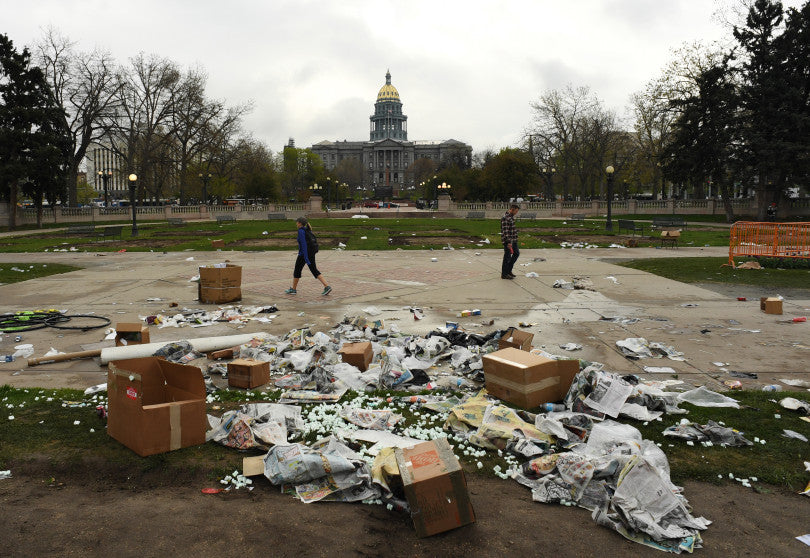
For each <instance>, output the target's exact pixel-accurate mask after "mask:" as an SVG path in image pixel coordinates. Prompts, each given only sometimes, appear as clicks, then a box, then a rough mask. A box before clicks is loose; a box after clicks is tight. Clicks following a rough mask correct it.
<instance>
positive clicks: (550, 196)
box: [543, 167, 557, 201]
mask: <svg viewBox="0 0 810 558" xmlns="http://www.w3.org/2000/svg"><path fill="white" fill-rule="evenodd" d="M555 172H557V169H555V168H554V167H545V168H543V175H545V177H546V201H554V183H553V182H552V180H553V179H554V173H555Z"/></svg>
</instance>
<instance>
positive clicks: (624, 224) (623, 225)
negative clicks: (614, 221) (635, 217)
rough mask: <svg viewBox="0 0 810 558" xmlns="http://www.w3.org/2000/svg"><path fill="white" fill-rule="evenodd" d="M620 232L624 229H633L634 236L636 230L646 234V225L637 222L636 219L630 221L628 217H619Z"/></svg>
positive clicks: (642, 234)
mask: <svg viewBox="0 0 810 558" xmlns="http://www.w3.org/2000/svg"><path fill="white" fill-rule="evenodd" d="M618 222H619V233H621V232H622V229H624V230H626V231H632V233H633V236H636V231H638V232H640V233H641V236H644V225H642V224H641V223H636V222H635V221H628V220H627V219H619V221H618Z"/></svg>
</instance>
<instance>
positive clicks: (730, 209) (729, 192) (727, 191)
mask: <svg viewBox="0 0 810 558" xmlns="http://www.w3.org/2000/svg"><path fill="white" fill-rule="evenodd" d="M732 184H733V182H732V183H730V182H728V181H726V180H721V181H720V184H719V186H720V197H721V198H722V200H723V209H725V211H726V223H733V222H734V206H733V205H732V204H731V199H732V198H733V197H734V191H733V189H732Z"/></svg>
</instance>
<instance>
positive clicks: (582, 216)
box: [568, 213, 585, 222]
mask: <svg viewBox="0 0 810 558" xmlns="http://www.w3.org/2000/svg"><path fill="white" fill-rule="evenodd" d="M568 220H569V221H582V222H584V221H585V214H584V213H572V214H571V216H570V217H569V218H568Z"/></svg>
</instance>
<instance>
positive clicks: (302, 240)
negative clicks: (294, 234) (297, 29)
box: [298, 227, 311, 265]
mask: <svg viewBox="0 0 810 558" xmlns="http://www.w3.org/2000/svg"><path fill="white" fill-rule="evenodd" d="M298 255H299V256H303V257H304V261H305V262H307V265H311V262H310V261H309V247H308V246H307V234H306V232H304V227H301V228H300V229H298Z"/></svg>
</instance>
